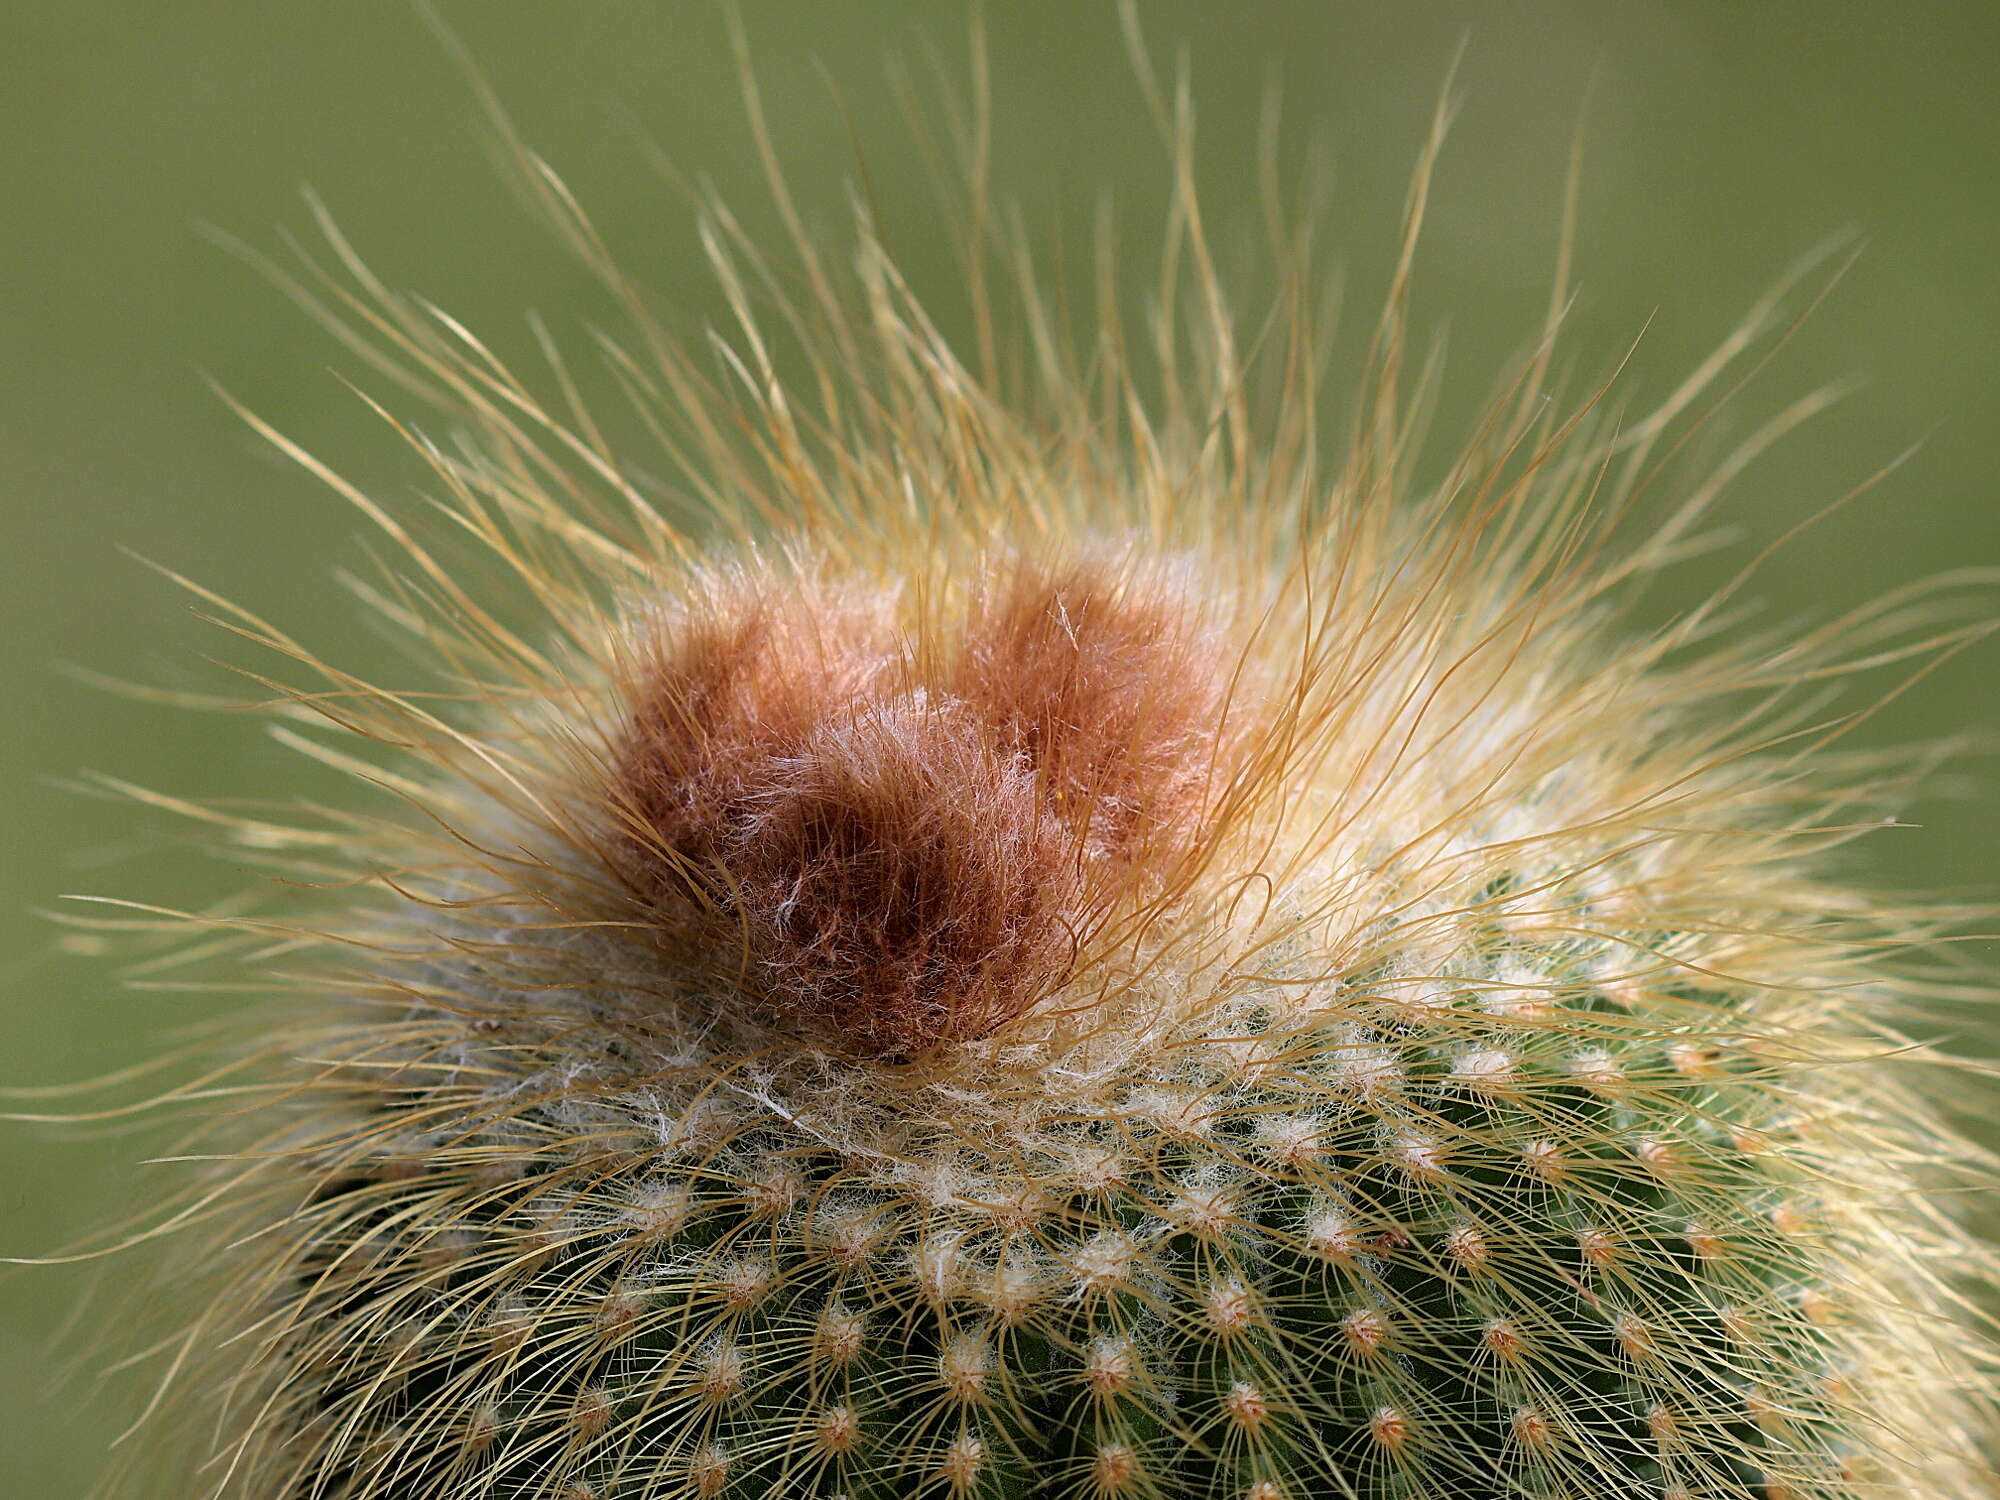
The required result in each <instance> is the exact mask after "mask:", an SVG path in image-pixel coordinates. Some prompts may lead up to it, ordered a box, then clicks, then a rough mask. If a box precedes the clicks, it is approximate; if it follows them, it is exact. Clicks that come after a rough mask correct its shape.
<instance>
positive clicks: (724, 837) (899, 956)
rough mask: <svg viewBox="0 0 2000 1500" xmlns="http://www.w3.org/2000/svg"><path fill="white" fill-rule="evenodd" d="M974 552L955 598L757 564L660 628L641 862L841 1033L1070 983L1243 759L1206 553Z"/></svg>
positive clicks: (744, 987)
mask: <svg viewBox="0 0 2000 1500" xmlns="http://www.w3.org/2000/svg"><path fill="white" fill-rule="evenodd" d="M974 571H975V577H976V578H977V579H978V580H979V582H978V583H976V584H975V585H974V586H973V587H972V589H971V590H970V591H969V597H967V598H965V599H964V600H962V601H961V600H959V599H956V598H953V599H952V600H951V601H950V608H949V617H948V618H947V619H944V620H942V621H938V620H930V619H916V620H911V619H909V618H908V612H907V611H899V610H898V608H897V604H898V601H897V599H896V598H895V597H894V596H893V595H885V594H880V593H878V594H875V595H872V596H871V595H870V594H868V593H867V592H866V591H865V590H857V589H854V588H849V589H846V590H842V589H838V588H834V587H830V586H828V585H826V584H824V583H822V582H821V581H819V580H816V579H811V578H807V577H803V576H801V575H800V574H799V573H798V572H797V571H796V570H793V569H785V568H774V567H763V568H755V569H746V570H740V571H738V572H736V573H734V574H731V575H728V576H726V577H716V578H712V579H710V580H707V581H706V582H705V583H697V584H696V585H694V587H693V589H692V590H691V593H692V597H689V598H685V599H683V600H681V601H678V602H677V603H676V605H675V606H674V607H673V608H672V609H670V610H663V611H661V612H660V613H659V615H658V616H657V618H656V620H655V621H653V622H649V629H650V632H651V638H650V639H648V640H645V641H643V642H641V643H640V646H639V654H640V657H641V663H642V664H641V665H640V666H639V668H638V670H637V671H636V672H635V673H634V674H633V677H632V679H631V680H632V687H631V689H630V691H631V694H632V698H633V701H632V703H631V705H630V708H629V710H628V712H629V716H630V728H629V731H628V732H627V736H626V738H625V741H624V743H623V746H622V748H621V749H620V751H619V753H618V755H617V756H616V760H615V764H616V772H615V775H614V777H613V778H612V780H611V782H610V784H609V785H608V786H607V787H606V789H605V793H604V795H605V800H606V802H607V804H608V805H609V807H610V808H611V809H612V810H613V813H614V822H615V825H616V827H617V829H618V830H619V836H620V837H621V838H622V840H623V842H624V844H625V846H626V848H625V853H624V856H623V858H622V861H621V864H622V866H623V868H624V869H625V870H626V872H627V878H628V879H629V880H630V881H631V882H632V884H633V887H634V889H635V890H636V891H637V892H638V893H639V894H640V896H641V897H642V898H643V899H645V900H646V901H647V902H649V903H651V904H652V905H653V906H654V907H655V909H656V910H657V912H658V914H659V916H660V917H661V918H662V919H663V920H664V921H665V922H666V923H667V924H669V926H670V928H679V927H681V926H684V925H685V924H688V923H690V922H695V923H698V924H702V925H705V926H707V927H708V928H710V929H711V930H712V933H713V938H712V941H713V945H714V948H715V950H716V951H718V952H721V953H724V954H738V955H740V956H741V963H740V967H739V969H738V971H737V972H736V973H735V974H734V975H728V974H723V975H719V976H718V977H719V978H734V979H735V980H737V981H738V982H739V983H738V986H737V988H738V989H739V990H741V991H743V992H744V995H745V998H746V999H747V998H748V997H749V996H751V995H756V994H761V995H763V996H764V997H765V999H766V1007H765V1008H766V1011H767V1014H768V1016H769V1019H771V1020H772V1021H773V1022H774V1023H775V1024H777V1025H779V1026H781V1027H783V1026H791V1027H794V1028H798V1029H801V1030H803V1031H804V1032H806V1033H807V1034H808V1035H810V1036H812V1037H813V1038H815V1039H816V1040H818V1041H819V1042H821V1043H823V1044H826V1045H830V1046H832V1047H834V1048H836V1049H838V1050H844V1051H850V1052H854V1053H858V1054H861V1055H871V1054H872V1055H900V1056H920V1055H925V1054H929V1053H932V1052H934V1051H936V1050H937V1048H939V1047H940V1046H943V1045H946V1044H948V1043H951V1042H956V1041H965V1040H971V1039H976V1038H979V1037H983V1036H986V1035H987V1034H988V1033H990V1032H992V1031H993V1030H994V1029H995V1028H997V1027H999V1026H1000V1025H1002V1024H1003V1023H1004V1022H1006V1021H1008V1020H1010V1019H1012V1018H1013V1017H1014V1016H1016V1015H1018V1014H1020V1013H1021V1012H1022V1011H1023V1010H1025V1009H1026V1008H1028V1007H1029V1006H1030V1005H1032V1004H1033V1003H1034V1002H1035V1001H1036V1000H1037V999H1038V998H1040V997H1041V996H1042V995H1044V994H1047V993H1048V992H1050V991H1052V990H1054V989H1056V988H1057V987H1059V986H1060V985H1061V984H1062V983H1063V981H1064V980H1065V979H1066V978H1067V977H1068V976H1069V973H1070V970H1071V968H1072V966H1073V964H1074V963H1075V960H1076V958H1077V955H1078V953H1079V951H1080V949H1081V947H1082V945H1083V943H1084V941H1085V939H1086V937H1087V936H1088V935H1089V934H1090V932H1091V931H1092V930H1093V929H1094V928H1096V927H1097V926H1098V925H1099V924H1100V923H1101V922H1102V921H1103V920H1104V919H1105V918H1106V916H1107V915H1108V914H1109V913H1111V912H1112V911H1113V910H1114V909H1115V908H1116V907H1117V906H1118V905H1119V903H1120V902H1121V900H1123V899H1125V898H1128V897H1131V896H1133V895H1137V894H1143V893H1145V892H1146V891H1147V890H1148V888H1150V889H1151V890H1152V891H1153V893H1155V894H1157V891H1158V889H1159V888H1160V887H1161V886H1162V885H1163V884H1165V883H1166V882H1167V880H1168V878H1169V876H1170V875H1171V872H1172V871H1173V869H1174V868H1175V867H1176V865H1178V864H1179V863H1180V862H1181V861H1183V860H1185V859H1186V858H1187V857H1188V856H1189V854H1190V853H1191V852H1192V851H1193V848H1194V846H1195V845H1196V844H1197V842H1198V839H1199V834H1200V831H1201V824H1202V818H1203V810H1204V807H1205V806H1206V805H1208V804H1209V803H1211V802H1212V801H1213V800H1214V799H1215V798H1216V797H1217V796H1218V794H1219V790H1220V783H1221V782H1222V781H1223V779H1224V778H1225V777H1226V774H1227V767H1226V766H1224V765H1222V764H1220V763H1219V761H1218V753H1219V750H1220V747H1221V746H1222V745H1223V743H1224V741H1225V738H1226V736H1225V727H1226V726H1225V720H1226V718H1227V717H1228V703H1227V696H1226V694H1227V688H1228V674H1227V670H1226V668H1227V666H1228V663H1226V662H1225V661H1224V660H1223V659H1222V658H1221V656H1220V653H1219V647H1218V644H1217V642H1215V641H1214V640H1213V639H1212V638H1210V637H1207V636H1204V635H1203V634H1202V633H1201V632H1200V631H1199V630H1197V628H1196V627H1195V625H1194V623H1193V620H1192V619H1191V612H1192V606H1191V601H1190V600H1188V599H1187V598H1185V597H1183V594H1184V591H1185V590H1186V589H1187V581H1186V580H1187V570H1186V569H1182V570H1179V571H1177V572H1169V571H1167V570H1163V569H1158V568H1153V569H1148V570H1144V571H1141V570H1140V569H1138V568H1136V567H1130V566H1128V567H1127V568H1126V569H1124V570H1122V571H1121V570H1120V569H1119V568H1118V567H1117V566H1116V565H1115V564H1113V563H1110V562H1095V563H1070V564H1065V565H1063V566H1062V567H1061V568H1059V569H1055V570H1051V569H1048V568H1044V567H1034V566H1030V565H1028V564H1025V563H1021V562H1018V561H1012V562H1007V561H998V560H996V561H995V562H994V563H993V564H992V565H991V566H990V567H989V566H985V565H984V564H983V562H982V564H980V565H976V566H975V570H974ZM932 602H933V604H935V603H936V602H937V601H936V600H935V598H934V599H933V600H932ZM720 1003H727V1002H726V1001H725V1002H720Z"/></svg>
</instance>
